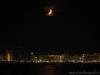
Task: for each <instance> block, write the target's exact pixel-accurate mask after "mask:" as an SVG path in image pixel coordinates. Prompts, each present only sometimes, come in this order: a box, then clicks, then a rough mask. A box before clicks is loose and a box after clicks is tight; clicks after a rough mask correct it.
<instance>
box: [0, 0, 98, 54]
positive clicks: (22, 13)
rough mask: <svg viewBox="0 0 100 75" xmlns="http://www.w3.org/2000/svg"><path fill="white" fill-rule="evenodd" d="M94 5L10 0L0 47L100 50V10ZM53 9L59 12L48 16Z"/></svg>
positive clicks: (58, 1) (56, 0)
mask: <svg viewBox="0 0 100 75" xmlns="http://www.w3.org/2000/svg"><path fill="white" fill-rule="evenodd" d="M11 2H13V3H11ZM92 3H93V2H92ZM92 3H88V2H85V1H84V2H80V1H75V0H73V1H70V0H67V1H64V0H42V1H39V0H33V1H32V0H28V1H20V0H17V1H8V2H6V3H5V6H6V7H4V9H3V12H2V13H3V14H4V16H5V17H3V18H4V19H3V20H4V22H3V24H1V25H0V33H1V34H0V47H1V48H2V49H13V48H14V49H16V48H30V49H31V48H33V49H40V51H48V50H50V49H51V50H54V49H55V50H56V49H57V50H58V51H59V50H60V51H64V52H67V51H71V52H80V51H96V48H99V44H97V39H96V33H97V32H96V31H97V30H96V15H95V13H94V12H93V11H96V10H95V7H93V6H92ZM50 6H53V7H54V9H55V16H53V17H47V16H45V15H44V14H47V13H46V12H45V9H46V8H49V7H50ZM71 49H72V50H71ZM81 49H82V50H81Z"/></svg>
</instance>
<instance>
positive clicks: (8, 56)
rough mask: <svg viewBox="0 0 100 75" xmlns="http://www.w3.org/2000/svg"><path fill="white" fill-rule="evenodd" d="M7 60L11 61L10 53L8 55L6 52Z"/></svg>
mask: <svg viewBox="0 0 100 75" xmlns="http://www.w3.org/2000/svg"><path fill="white" fill-rule="evenodd" d="M7 61H11V55H10V53H8V54H7Z"/></svg>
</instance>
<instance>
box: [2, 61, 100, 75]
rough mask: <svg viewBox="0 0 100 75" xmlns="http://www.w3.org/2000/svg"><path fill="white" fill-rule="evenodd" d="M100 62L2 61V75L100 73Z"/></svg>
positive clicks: (94, 74)
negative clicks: (25, 62) (9, 62)
mask: <svg viewBox="0 0 100 75" xmlns="http://www.w3.org/2000/svg"><path fill="white" fill-rule="evenodd" d="M99 72H100V64H99V63H97V64H79V63H75V64H73V63H63V64H62V63H58V64H57V63H50V64H46V63H41V64H18V63H16V64H15V63H13V64H8V63H6V64H4V63H0V75H81V74H83V75H96V74H98V75H100V73H99Z"/></svg>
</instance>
